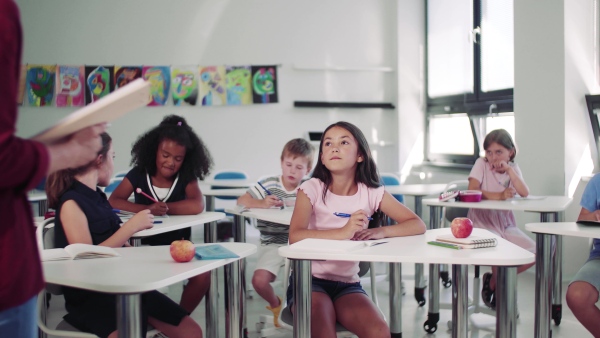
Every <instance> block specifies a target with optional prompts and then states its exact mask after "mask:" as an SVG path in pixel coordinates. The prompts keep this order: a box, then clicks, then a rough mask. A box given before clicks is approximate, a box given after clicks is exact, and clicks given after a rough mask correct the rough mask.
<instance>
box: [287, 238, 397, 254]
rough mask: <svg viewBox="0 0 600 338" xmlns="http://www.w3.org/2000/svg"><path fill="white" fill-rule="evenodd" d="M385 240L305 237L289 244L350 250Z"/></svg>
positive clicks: (294, 247) (320, 249) (300, 247)
mask: <svg viewBox="0 0 600 338" xmlns="http://www.w3.org/2000/svg"><path fill="white" fill-rule="evenodd" d="M386 242H387V241H386V240H380V241H351V240H336V239H320V238H307V239H303V240H301V241H300V242H296V243H294V244H292V245H290V249H292V250H306V251H315V252H338V253H344V252H351V251H356V250H360V249H364V248H367V247H370V246H373V245H375V244H378V243H386Z"/></svg>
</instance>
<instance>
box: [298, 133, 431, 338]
mask: <svg viewBox="0 0 600 338" xmlns="http://www.w3.org/2000/svg"><path fill="white" fill-rule="evenodd" d="M377 210H380V211H382V212H383V213H385V214H386V215H388V216H389V217H390V218H392V219H393V220H395V221H396V222H397V223H398V224H396V225H393V226H386V227H379V228H372V229H369V228H367V225H368V223H369V217H371V216H372V215H373V214H374V213H375V212H376V211H377ZM334 212H340V213H346V214H350V217H347V218H342V217H337V216H334V215H333V213H334ZM424 232H425V224H424V223H423V221H422V220H421V219H420V218H419V217H417V215H415V214H414V213H413V212H412V211H410V210H409V209H408V208H406V207H405V206H404V205H402V204H401V203H400V202H398V201H397V200H396V199H395V198H394V197H392V196H391V195H390V194H389V193H387V192H385V190H384V189H383V186H381V183H380V180H379V174H378V173H377V167H376V166H375V162H374V161H373V158H372V157H371V151H370V149H369V145H368V143H367V140H366V139H365V137H364V135H363V133H362V132H361V131H360V129H358V128H357V127H356V126H354V125H352V124H350V123H347V122H337V123H335V124H332V125H330V126H329V127H327V129H325V132H324V133H323V136H322V138H321V144H320V147H319V158H318V162H317V165H316V167H315V170H314V173H313V178H312V179H310V180H308V181H306V182H304V183H303V184H302V185H300V188H299V190H298V195H297V199H296V206H295V208H294V214H293V215H292V220H291V224H290V237H289V238H290V244H291V243H295V242H298V241H300V240H303V239H305V238H325V239H339V240H349V239H351V240H367V239H379V238H385V237H397V236H410V235H418V234H423V233H424ZM312 272H313V282H312V288H313V289H312V307H311V308H312V313H311V324H312V326H311V336H312V337H335V336H336V333H335V323H336V321H337V322H339V323H340V324H342V325H343V326H344V327H345V328H346V329H348V330H350V331H351V332H353V333H354V334H356V335H358V336H359V337H390V330H389V327H388V326H387V324H386V322H385V320H384V319H383V317H382V316H381V314H380V312H379V311H378V309H377V308H376V306H375V304H373V302H372V301H371V300H370V299H369V297H367V295H366V293H365V292H364V290H362V287H361V286H360V282H359V279H358V262H339V261H324V262H323V261H313V262H312ZM291 294H293V291H292V290H291V288H289V289H288V304H292V301H293V299H291ZM290 306H291V309H292V312H293V311H294V307H293V306H292V305H290Z"/></svg>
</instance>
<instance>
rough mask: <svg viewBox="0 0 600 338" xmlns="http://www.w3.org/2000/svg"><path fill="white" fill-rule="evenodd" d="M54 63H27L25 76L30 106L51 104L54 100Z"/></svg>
mask: <svg viewBox="0 0 600 338" xmlns="http://www.w3.org/2000/svg"><path fill="white" fill-rule="evenodd" d="M55 76H56V65H27V75H26V76H25V81H26V88H27V89H26V90H27V100H28V102H29V105H30V106H36V107H45V106H51V105H52V103H53V101H54V78H55Z"/></svg>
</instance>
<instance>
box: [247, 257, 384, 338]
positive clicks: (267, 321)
mask: <svg viewBox="0 0 600 338" xmlns="http://www.w3.org/2000/svg"><path fill="white" fill-rule="evenodd" d="M359 268H360V271H359V272H358V275H359V277H363V276H365V275H366V274H367V272H370V278H371V299H372V300H373V302H374V303H375V305H376V306H377V309H379V312H381V314H382V315H383V316H384V319H385V315H384V314H383V312H382V311H381V309H380V308H379V301H378V299H377V288H376V286H375V279H376V272H375V264H374V263H372V262H360V264H359ZM289 277H290V261H289V259H286V260H285V266H284V274H283V279H282V282H283V297H282V298H281V299H282V302H283V306H282V309H281V314H280V315H279V325H281V328H276V327H274V326H273V316H270V315H261V316H260V317H259V322H258V323H256V331H257V332H259V333H260V337H261V338H264V337H269V336H273V335H279V334H280V333H281V332H280V330H282V329H283V330H290V331H291V330H293V326H292V325H293V323H294V317H293V315H292V311H290V309H289V308H288V307H287V297H286V295H285V293H286V291H287V288H288V282H289ZM361 279H362V278H361ZM336 331H337V337H338V338H350V337H355V335H354V334H353V333H352V332H349V331H348V330H346V328H344V327H343V326H342V325H340V324H339V323H338V324H336Z"/></svg>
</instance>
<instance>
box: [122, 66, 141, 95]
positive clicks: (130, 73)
mask: <svg viewBox="0 0 600 338" xmlns="http://www.w3.org/2000/svg"><path fill="white" fill-rule="evenodd" d="M141 77H142V66H115V90H116V89H119V88H121V87H123V86H124V85H126V84H128V83H129V82H131V81H133V80H135V79H139V78H141Z"/></svg>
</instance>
